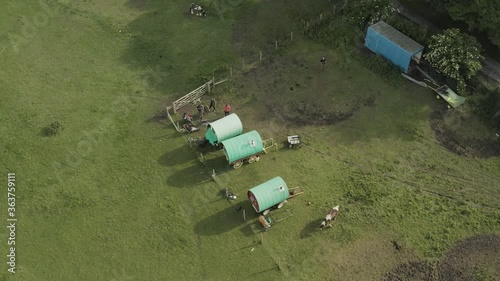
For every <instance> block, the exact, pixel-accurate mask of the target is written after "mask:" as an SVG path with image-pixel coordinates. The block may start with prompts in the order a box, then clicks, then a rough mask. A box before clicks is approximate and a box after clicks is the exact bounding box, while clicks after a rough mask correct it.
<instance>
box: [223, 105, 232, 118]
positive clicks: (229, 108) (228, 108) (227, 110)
mask: <svg viewBox="0 0 500 281" xmlns="http://www.w3.org/2000/svg"><path fill="white" fill-rule="evenodd" d="M230 113H231V106H229V104H226V105H224V116H228V115H229V114H230Z"/></svg>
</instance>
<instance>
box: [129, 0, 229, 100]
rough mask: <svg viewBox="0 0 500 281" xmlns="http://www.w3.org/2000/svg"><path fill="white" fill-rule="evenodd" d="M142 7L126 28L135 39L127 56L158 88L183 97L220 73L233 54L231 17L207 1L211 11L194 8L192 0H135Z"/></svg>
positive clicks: (130, 41) (150, 83)
mask: <svg viewBox="0 0 500 281" xmlns="http://www.w3.org/2000/svg"><path fill="white" fill-rule="evenodd" d="M127 5H129V6H132V7H137V8H138V9H140V10H142V11H143V13H142V15H141V16H139V17H137V18H136V19H135V20H134V21H132V22H131V23H129V24H128V25H127V26H126V27H125V28H124V29H123V32H122V33H121V34H120V35H121V36H123V37H124V38H125V39H124V40H128V42H129V47H128V49H127V50H126V51H125V52H124V53H123V54H122V56H121V60H122V61H123V62H124V63H126V64H128V65H129V66H130V67H131V68H132V69H134V70H138V71H139V72H140V73H141V74H140V75H141V77H140V78H141V79H142V80H143V81H145V82H146V83H147V85H148V86H149V87H150V88H151V90H152V91H158V92H161V93H165V94H168V95H170V96H176V97H180V96H182V95H184V94H186V93H188V92H190V91H191V90H193V89H194V88H196V87H198V86H200V85H201V83H204V82H206V81H208V80H209V79H211V78H212V77H213V76H214V75H215V76H216V77H220V75H219V76H218V75H217V71H219V70H218V69H220V68H221V67H222V68H223V69H224V72H225V73H224V74H227V71H228V67H227V65H226V62H228V61H229V60H230V56H228V52H227V49H228V48H229V46H228V44H227V43H225V42H224V38H225V37H226V36H227V31H226V30H225V29H229V27H228V25H229V21H226V22H224V21H223V22H221V20H220V19H219V17H218V16H217V11H215V10H213V9H211V8H209V7H206V8H207V9H208V10H207V12H208V13H209V15H208V16H207V17H196V16H193V15H191V14H190V13H189V2H186V1H146V0H142V1H141V0H130V1H129V4H127Z"/></svg>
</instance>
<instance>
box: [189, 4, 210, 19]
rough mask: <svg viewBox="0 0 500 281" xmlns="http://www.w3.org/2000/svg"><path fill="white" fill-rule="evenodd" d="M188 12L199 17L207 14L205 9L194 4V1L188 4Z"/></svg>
mask: <svg viewBox="0 0 500 281" xmlns="http://www.w3.org/2000/svg"><path fill="white" fill-rule="evenodd" d="M189 13H191V15H196V16H199V17H206V16H207V13H206V12H205V10H204V9H203V8H202V7H201V6H200V5H196V4H195V3H191V5H189Z"/></svg>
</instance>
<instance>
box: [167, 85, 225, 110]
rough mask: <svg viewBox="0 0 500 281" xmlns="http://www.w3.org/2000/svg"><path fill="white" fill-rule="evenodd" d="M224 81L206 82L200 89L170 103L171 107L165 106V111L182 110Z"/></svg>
mask: <svg viewBox="0 0 500 281" xmlns="http://www.w3.org/2000/svg"><path fill="white" fill-rule="evenodd" d="M224 81H225V80H223V81H219V82H217V83H215V80H214V79H212V80H210V81H208V82H206V83H205V84H203V85H201V86H200V87H198V88H196V89H194V90H193V91H191V92H190V93H189V94H187V95H185V96H183V97H182V98H180V99H178V100H176V101H174V102H172V105H171V106H167V110H168V109H172V110H173V112H174V113H176V112H177V110H179V109H180V108H182V107H184V106H186V105H187V104H189V103H192V102H194V101H196V100H199V99H200V98H201V96H203V95H204V94H206V93H210V92H211V90H212V88H213V87H215V85H217V84H220V83H222V82H224Z"/></svg>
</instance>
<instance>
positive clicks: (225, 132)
mask: <svg viewBox="0 0 500 281" xmlns="http://www.w3.org/2000/svg"><path fill="white" fill-rule="evenodd" d="M241 133H243V125H242V124H241V120H240V118H238V115H236V114H234V113H233V114H229V115H228V116H226V117H223V118H221V119H219V120H217V121H214V122H212V123H210V124H208V127H207V132H206V133H205V138H206V139H207V140H208V141H209V142H210V143H211V144H212V145H215V144H217V143H220V142H222V141H224V140H227V139H230V138H232V137H236V136H237V135H239V134H241Z"/></svg>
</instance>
